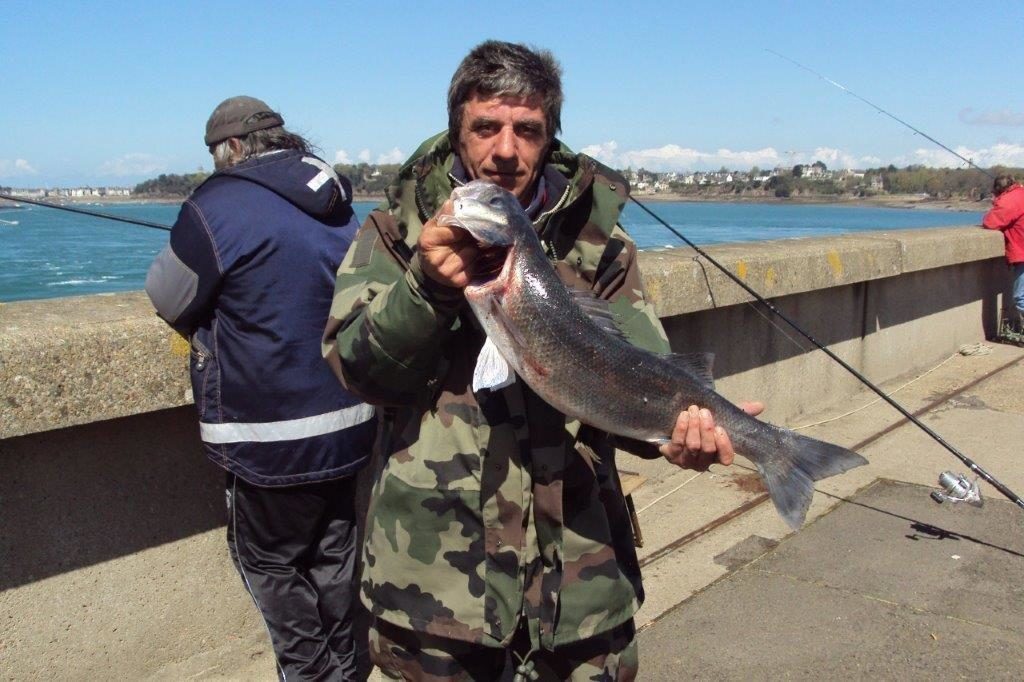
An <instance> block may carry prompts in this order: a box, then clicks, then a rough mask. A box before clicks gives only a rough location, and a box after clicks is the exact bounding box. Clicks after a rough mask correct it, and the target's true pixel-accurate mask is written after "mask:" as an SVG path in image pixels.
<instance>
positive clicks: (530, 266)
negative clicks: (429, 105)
mask: <svg viewBox="0 0 1024 682" xmlns="http://www.w3.org/2000/svg"><path fill="white" fill-rule="evenodd" d="M452 200H453V204H454V209H453V211H454V212H453V215H452V216H446V217H444V218H442V222H443V223H445V224H449V225H457V226H459V227H462V228H463V229H465V230H467V231H468V232H469V233H470V234H471V235H472V236H473V237H474V238H475V239H476V240H477V242H479V244H480V245H481V247H483V254H485V255H484V256H483V257H482V258H481V259H480V260H479V261H478V266H477V268H476V272H475V273H474V280H473V282H472V283H471V284H470V285H469V286H467V287H466V289H465V295H466V299H467V300H468V301H469V304H470V306H471V307H472V309H473V312H474V314H475V315H476V317H477V319H478V320H479V321H480V324H481V326H482V327H483V329H484V331H485V332H486V333H487V336H488V339H489V340H490V341H491V342H493V345H494V346H495V347H497V349H498V351H500V354H501V356H502V357H503V358H504V360H505V361H507V362H508V364H509V365H511V368H512V369H514V370H515V373H516V374H517V375H519V376H520V377H521V378H522V379H523V381H525V382H526V383H527V385H529V386H530V388H532V389H533V390H534V391H535V392H536V393H537V394H538V395H539V396H540V397H542V398H543V399H544V400H545V401H547V402H548V403H549V404H551V405H552V406H554V407H555V408H557V409H558V410H559V411H561V412H563V413H564V414H566V415H568V416H570V417H573V418H575V419H578V420H580V421H581V422H583V423H585V424H590V425H592V426H595V427H597V428H598V429H601V430H603V431H607V432H609V433H613V434H617V435H620V436H627V437H630V438H634V439H638V440H643V441H648V442H651V443H665V442H667V441H668V440H669V438H670V436H671V433H672V429H673V426H674V425H675V422H676V418H677V416H678V415H679V412H680V411H681V410H684V409H686V408H687V407H688V406H690V405H698V406H700V407H706V408H708V409H709V410H710V411H711V413H712V414H713V415H714V417H715V422H716V423H717V424H720V425H721V426H722V427H724V428H725V429H726V431H727V432H728V433H729V437H730V438H731V440H732V442H733V444H734V447H735V448H736V451H737V452H739V453H740V454H742V455H744V456H746V457H747V458H748V459H750V460H751V461H752V462H753V463H754V464H755V465H756V466H757V469H758V471H759V472H760V474H761V476H762V478H763V479H764V482H765V484H766V486H767V488H768V492H769V494H770V495H771V498H772V501H773V502H774V503H775V507H776V509H778V511H779V513H780V514H781V515H782V517H783V519H785V521H786V522H787V523H788V524H789V525H790V526H791V527H792V528H794V529H795V528H799V527H800V525H801V524H802V523H803V521H804V517H805V516H806V514H807V507H808V506H809V505H810V502H811V496H812V494H813V482H814V481H817V480H820V479H822V478H826V477H828V476H832V475H835V474H839V473H842V472H844V471H847V470H848V469H851V468H853V467H856V466H860V465H861V464H866V463H867V461H866V460H865V459H864V458H863V457H861V456H860V455H858V454H857V453H855V452H852V451H850V450H847V449H845V448H842V447H839V446H837V445H832V444H830V443H825V442H822V441H819V440H815V439H813V438H808V437H806V436H802V435H799V434H797V433H794V432H792V431H789V430H786V429H782V428H779V427H777V426H773V425H771V424H768V423H766V422H762V421H759V420H757V419H754V418H753V417H751V416H749V415H748V414H746V413H745V412H743V410H741V409H739V408H738V407H736V406H735V405H733V404H732V403H730V402H729V401H728V400H726V399H725V398H723V397H722V396H720V395H719V394H718V393H716V392H715V391H714V387H713V381H712V378H711V372H710V356H709V355H708V354H693V355H658V354H655V353H651V352H648V351H645V350H642V349H640V348H637V347H636V346H633V345H632V344H630V343H628V342H627V341H626V340H625V338H624V336H622V334H621V333H619V332H617V331H616V330H615V328H614V325H612V324H611V315H610V312H609V311H608V309H607V305H606V304H604V302H601V301H598V300H597V299H596V298H593V297H590V298H587V297H585V296H581V295H579V294H574V293H572V292H570V290H569V289H568V288H567V287H566V286H565V285H564V284H563V283H562V281H561V280H560V279H559V278H558V276H557V275H556V273H555V270H554V268H553V267H552V264H551V262H550V261H549V260H548V258H547V256H546V255H545V253H544V249H543V247H542V245H541V243H540V239H539V238H538V237H537V234H536V232H535V231H534V228H533V225H532V224H531V222H530V219H529V218H528V217H527V215H526V213H525V212H524V211H523V209H522V207H521V206H520V204H519V202H518V201H517V200H516V198H515V197H514V196H513V195H512V194H510V193H509V192H507V191H505V190H503V189H501V188H500V187H498V186H496V185H493V184H491V183H489V182H486V181H474V182H470V183H468V184H467V185H465V186H463V187H459V188H456V189H455V190H454V191H453V192H452ZM499 268H500V269H499ZM479 367H480V365H479V364H478V369H479Z"/></svg>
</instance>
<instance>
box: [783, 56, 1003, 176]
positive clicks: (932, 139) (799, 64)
mask: <svg viewBox="0 0 1024 682" xmlns="http://www.w3.org/2000/svg"><path fill="white" fill-rule="evenodd" d="M764 50H765V52H771V53H772V54H773V55H775V56H776V57H779V58H780V59H785V60H786V61H787V62H789V63H790V64H793V65H794V66H798V67H800V68H801V69H803V70H804V71H808V72H810V73H813V74H814V75H815V76H817V77H818V78H820V79H821V80H823V81H825V82H826V83H828V84H830V85H834V86H836V87H837V88H839V89H840V90H842V91H843V92H845V93H846V94H847V95H850V96H851V97H856V98H857V99H859V100H860V101H861V102H864V104H867V105H868V106H869V107H871V108H872V109H874V110H875V111H877V112H879V113H881V114H885V115H886V116H888V117H889V118H891V119H892V120H894V121H896V122H897V123H901V124H903V125H905V126H906V127H908V128H910V129H911V130H913V131H914V132H915V133H917V134H918V135H920V136H921V137H923V138H925V139H927V140H930V141H932V142H934V143H935V144H937V145H939V146H940V147H942V148H943V149H945V150H946V151H947V152H949V153H950V154H952V155H953V156H955V157H957V158H958V159H960V160H961V161H964V162H965V163H967V164H969V165H970V166H972V167H974V168H975V169H977V170H978V171H980V172H981V173H984V174H985V175H987V176H988V177H989V178H990V179H991V180H995V179H996V176H994V175H992V174H991V173H989V172H988V171H987V170H985V169H984V168H982V167H981V166H979V165H978V164H976V163H974V162H973V161H971V160H970V159H968V158H966V157H964V156H961V155H960V154H958V153H956V152H955V151H953V150H952V149H950V148H949V147H947V146H946V145H944V144H942V143H941V142H939V141H938V140H936V139H935V138H934V137H932V136H931V135H929V134H928V133H926V132H924V131H923V130H919V129H918V128H915V127H914V126H912V125H910V124H909V123H907V122H906V121H904V120H903V119H901V118H899V117H897V116H895V115H893V114H890V113H889V112H888V111H886V110H885V109H883V108H882V107H880V106H878V105H877V104H875V103H874V102H869V101H868V100H866V99H864V98H863V97H861V96H860V95H858V94H857V93H855V92H854V91H853V90H850V89H849V88H847V87H845V86H842V85H840V84H839V83H836V82H835V81H834V80H832V79H831V78H829V77H827V76H823V75H821V74H820V73H818V72H817V71H815V70H814V69H812V68H810V67H809V66H804V65H803V64H801V63H800V62H798V61H796V60H795V59H790V58H789V57H787V56H786V55H784V54H781V53H779V52H776V51H775V50H772V49H769V48H767V47H766V48H764Z"/></svg>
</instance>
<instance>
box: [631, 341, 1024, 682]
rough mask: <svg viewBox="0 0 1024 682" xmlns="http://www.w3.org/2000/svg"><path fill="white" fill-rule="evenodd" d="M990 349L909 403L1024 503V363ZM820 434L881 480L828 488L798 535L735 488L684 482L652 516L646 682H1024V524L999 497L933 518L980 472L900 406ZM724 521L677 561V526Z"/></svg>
mask: <svg viewBox="0 0 1024 682" xmlns="http://www.w3.org/2000/svg"><path fill="white" fill-rule="evenodd" d="M987 347H988V348H990V349H991V352H990V353H989V354H988V355H973V356H959V355H958V356H954V357H951V358H950V359H949V360H948V361H947V362H945V363H944V364H943V365H942V366H941V367H939V368H938V369H936V370H935V371H934V372H931V373H930V374H927V375H926V376H923V377H921V378H919V379H916V380H915V378H914V377H906V378H905V379H904V382H896V385H895V386H894V387H896V386H899V385H900V383H905V382H906V381H913V383H911V384H910V385H908V386H906V387H905V388H903V389H902V390H900V391H899V393H897V395H896V396H895V398H896V400H897V401H898V402H900V403H901V404H903V405H904V406H905V407H907V408H908V409H909V410H911V411H912V412H914V413H915V414H916V415H917V416H918V417H919V418H920V419H921V420H922V421H923V422H925V423H926V424H928V425H929V426H930V427H931V428H932V429H934V430H935V431H937V432H938V433H940V434H941V435H943V436H944V437H945V438H946V439H947V440H948V441H950V442H951V443H952V444H953V445H954V446H956V447H958V448H960V449H961V451H963V452H964V453H965V454H967V455H968V456H969V457H972V458H973V459H975V460H976V461H977V462H978V463H979V464H981V465H982V466H983V467H985V468H986V470H988V471H989V472H990V473H991V474H993V475H994V476H995V477H996V478H997V479H999V480H1000V481H1002V482H1003V483H1004V484H1006V485H1008V486H1009V487H1010V488H1011V489H1013V490H1014V491H1015V492H1017V493H1018V494H1021V493H1022V492H1024V466H1022V463H1024V462H1022V459H1021V458H1022V453H1021V443H1024V394H1022V392H1021V390H1020V387H1021V386H1022V385H1024V352H1022V350H1021V349H1019V348H1016V347H1012V346H1004V345H998V344H987ZM894 387H886V388H887V390H891V389H892V388H894ZM871 400H872V396H871V395H867V394H865V395H864V396H863V399H862V400H859V401H858V400H851V401H850V409H854V408H856V407H858V406H859V405H861V404H866V403H868V402H870V401H871ZM826 417H827V416H826V415H822V416H821V418H826ZM812 421H814V420H812ZM806 432H807V433H809V434H811V435H814V436H816V437H819V438H823V439H825V440H830V441H833V442H837V443H841V444H843V445H847V446H850V447H853V448H854V449H856V450H858V451H859V452H861V453H862V454H864V455H865V456H866V457H867V458H868V459H869V461H870V464H869V465H868V466H866V467H861V468H859V469H856V470H854V471H851V472H848V473H847V474H844V475H842V476H839V477H835V478H833V479H828V480H826V481H822V482H821V483H820V484H819V485H818V486H817V489H818V490H819V491H821V492H820V493H819V494H816V495H815V500H814V503H813V505H812V511H811V514H810V515H809V517H808V522H807V523H806V524H805V526H804V528H803V529H801V530H800V531H799V532H797V533H790V532H789V531H788V529H786V528H785V526H783V525H782V523H781V521H779V520H778V518H777V516H776V515H775V512H774V509H772V508H771V504H770V502H759V499H760V495H759V492H758V490H757V488H758V486H757V485H756V483H751V484H750V485H746V484H745V483H744V478H743V474H741V473H740V474H738V473H737V472H735V471H731V472H724V473H723V472H716V473H713V474H707V475H703V476H701V477H698V478H696V479H693V480H690V481H689V482H687V480H686V479H682V480H679V483H685V485H684V487H683V488H681V489H679V490H677V491H676V492H673V493H672V494H671V495H670V496H669V497H666V498H665V499H664V500H663V501H661V502H657V503H656V505H655V506H654V507H651V508H649V509H648V510H647V511H645V512H644V514H643V515H642V516H641V518H642V519H643V520H642V523H643V524H644V528H645V531H647V529H648V528H651V531H650V532H648V533H647V535H648V537H654V538H657V540H656V541H655V543H653V544H652V545H649V546H648V547H645V548H644V550H643V551H644V555H645V558H644V561H646V562H647V565H646V566H645V584H646V585H647V587H648V590H649V595H648V601H647V603H646V604H645V605H644V608H643V609H642V610H641V612H640V617H639V618H638V624H639V626H640V629H641V633H640V651H641V676H640V679H642V680H676V679H741V678H742V679H766V678H772V679H808V678H815V679H821V678H832V677H838V676H843V677H847V678H848V677H854V678H885V679H893V678H903V679H906V678H911V679H916V678H922V677H926V676H929V677H934V676H938V675H942V676H953V677H958V678H962V677H966V678H987V679H1018V678H1019V677H1020V676H1021V672H1020V671H1021V669H1022V668H1024V625H1022V623H1024V587H1022V585H1024V510H1022V509H1021V508H1019V507H1017V506H1016V505H1014V504H1012V503H1011V502H1009V501H1007V500H1006V498H1004V497H1003V496H1002V495H1001V494H999V493H998V492H997V491H995V490H994V489H993V488H991V487H989V486H987V485H983V495H984V498H985V506H984V507H982V508H980V509H978V508H974V507H968V506H965V505H952V504H950V503H946V504H943V505H941V506H940V505H938V504H936V503H935V502H933V501H932V500H931V499H930V498H929V497H928V493H929V492H930V490H931V489H933V486H935V481H936V478H937V476H938V473H939V472H941V471H943V470H953V471H957V472H959V471H965V468H964V467H963V466H961V465H959V462H958V461H957V460H956V459H955V458H954V457H953V456H952V455H951V454H949V453H948V452H946V451H945V450H944V449H942V448H941V447H940V446H939V445H938V444H937V443H935V441H933V440H932V439H931V438H929V437H928V436H926V435H925V434H924V433H923V432H922V431H920V430H919V429H918V428H917V427H915V426H913V425H911V424H909V422H907V420H905V419H903V418H902V416H901V415H899V414H898V413H897V412H896V411H895V410H893V408H891V407H889V406H887V405H885V404H884V403H877V404H875V405H873V406H871V407H868V408H867V409H864V410H861V411H859V412H856V413H854V414H851V415H849V416H847V417H844V418H842V419H838V420H836V421H832V422H829V423H827V424H822V425H820V426H816V427H814V428H812V429H807V430H806ZM683 476H685V473H683V472H680V473H675V474H672V475H671V476H670V477H669V478H668V479H665V480H660V481H655V482H654V488H661V487H666V488H668V487H670V486H672V483H673V482H674V481H672V480H670V479H681V478H682V477H683ZM745 487H746V488H748V490H744V488H745ZM656 494H657V490H655V489H652V490H648V491H645V492H644V495H646V496H653V495H656ZM638 497H640V495H639V494H638ZM726 498H728V499H731V500H732V503H731V504H730V503H729V502H728V501H727V499H726ZM654 499H656V498H654ZM638 502H639V504H638V506H639V507H641V508H643V507H644V503H643V502H640V501H639V500H638ZM648 504H649V503H648ZM744 504H746V505H747V508H745V509H744V508H743V505H744ZM658 507H660V511H659V512H658V513H656V514H654V515H653V518H652V516H651V515H650V513H651V512H652V511H653V510H654V509H657V508H658ZM724 507H731V508H732V510H733V515H732V516H731V517H730V518H727V519H725V520H724V521H722V522H721V523H719V524H717V525H715V523H714V519H712V520H709V521H704V526H709V525H712V526H714V527H712V528H710V529H709V530H708V531H707V532H703V533H701V532H700V528H701V527H700V526H698V527H695V528H692V529H691V530H689V531H687V533H686V534H685V535H683V536H680V537H682V538H686V537H693V540H692V541H685V540H684V541H683V542H682V543H680V542H679V540H678V539H677V540H676V541H675V546H670V545H669V544H668V542H667V541H668V535H669V534H667V531H666V529H665V526H667V525H669V523H668V519H670V518H679V519H683V518H694V517H692V516H691V517H687V516H685V515H684V514H686V513H687V512H691V513H693V514H695V515H696V517H697V518H699V519H700V520H701V521H703V520H704V518H705V517H706V516H714V517H715V518H721V514H720V512H719V510H721V509H722V508H724ZM708 509H712V510H714V511H713V512H711V513H710V514H702V510H708ZM645 516H646V517H647V518H644V517H645ZM655 519H656V520H655ZM689 525H692V523H691V524H689Z"/></svg>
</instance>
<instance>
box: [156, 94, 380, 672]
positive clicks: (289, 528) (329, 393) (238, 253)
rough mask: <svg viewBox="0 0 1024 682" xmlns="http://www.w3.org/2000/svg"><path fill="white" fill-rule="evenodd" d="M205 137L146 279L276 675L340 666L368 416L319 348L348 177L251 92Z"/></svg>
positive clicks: (216, 118) (371, 428) (347, 226)
mask: <svg viewBox="0 0 1024 682" xmlns="http://www.w3.org/2000/svg"><path fill="white" fill-rule="evenodd" d="M205 141H206V144H207V146H208V147H209V150H210V153H211V154H213V157H214V163H215V167H216V172H214V173H213V175H211V176H210V177H209V178H207V180H206V181H205V182H203V184H201V185H200V186H199V187H198V188H197V189H196V190H195V192H193V193H192V195H191V196H190V197H189V198H188V199H187V200H186V201H185V203H184V205H183V206H182V208H181V212H180V214H179V215H178V220H177V222H175V224H174V228H173V229H172V231H171V239H170V244H169V245H168V246H167V247H166V248H165V249H164V250H163V251H162V252H161V253H160V254H159V255H158V256H157V257H156V260H155V261H154V262H153V264H152V265H151V266H150V269H149V273H148V275H147V277H146V292H147V294H149V297H150V299H151V300H152V302H153V305H154V306H155V307H156V310H157V314H158V315H159V316H160V317H161V318H163V319H164V320H165V321H167V322H168V323H169V324H170V325H171V326H172V327H173V328H174V329H175V330H177V331H178V332H180V333H181V334H183V335H185V336H186V337H187V338H188V339H189V340H190V342H191V347H192V357H191V362H190V372H191V379H192V392H193V396H194V399H195V404H196V408H197V410H198V412H199V432H200V437H201V439H202V441H203V445H204V448H205V451H206V454H207V455H208V456H209V458H210V459H211V460H213V461H214V462H215V463H216V464H218V465H220V466H221V467H223V468H224V469H225V470H226V471H227V483H226V486H227V499H228V524H227V536H228V548H229V551H230V554H231V558H232V560H233V561H234V563H235V566H236V568H237V569H238V572H239V573H240V574H241V577H242V580H243V581H244V583H245V587H246V589H247V590H248V591H249V593H250V594H251V595H252V598H253V600H254V601H255V602H256V606H257V607H258V608H259V610H260V612H261V613H262V615H263V618H264V620H265V621H266V625H267V630H268V632H269V634H270V638H271V642H272V644H273V648H274V653H275V655H276V658H277V664H278V673H279V675H280V676H281V678H282V679H289V680H290V679H310V680H312V679H316V680H328V679H330V680H348V679H355V677H356V646H355V644H354V641H353V639H354V638H353V613H354V610H355V609H356V608H357V603H358V600H357V598H356V594H355V584H354V583H355V572H356V547H355V544H356V514H355V481H356V478H355V474H356V472H357V471H358V470H359V469H360V468H361V467H362V466H363V465H364V464H366V463H367V461H368V460H369V456H370V453H371V448H372V443H373V437H374V433H375V420H374V413H373V408H372V407H371V406H369V405H367V404H365V403H362V402H360V401H359V400H358V399H357V398H356V397H354V396H352V395H351V394H349V393H347V392H346V391H344V390H343V389H342V388H341V387H340V386H339V385H338V382H337V379H335V377H334V375H333V373H332V372H331V370H330V368H329V367H328V366H327V364H326V363H325V362H324V361H323V357H322V356H321V353H320V337H321V333H322V331H323V328H324V325H325V324H326V321H327V315H328V310H329V309H330V305H331V297H332V294H333V287H334V278H335V273H336V270H337V268H338V265H339V264H340V263H341V260H342V258H343V257H344V255H345V252H346V251H347V250H348V247H349V245H350V243H351V241H352V238H353V236H354V234H355V232H356V229H357V228H358V222H357V220H356V217H355V215H354V214H353V211H352V206H351V184H350V183H349V181H348V180H347V179H346V178H344V177H341V176H339V175H338V174H337V173H335V171H334V169H333V168H332V167H331V166H330V165H329V164H327V163H325V162H324V161H322V160H321V159H319V158H318V157H316V156H315V155H313V154H312V153H311V151H310V145H309V143H308V142H307V141H306V140H304V139H303V138H302V137H300V136H298V135H295V134H294V133H291V132H289V131H287V130H286V129H285V128H284V120H283V118H282V117H281V115H280V114H279V113H277V112H275V111H273V110H271V109H270V107H268V106H267V105H266V104H265V103H264V102H262V101H260V100H258V99H255V98H252V97H232V98H230V99H227V100H225V101H224V102H222V103H221V104H220V105H219V106H218V107H217V108H216V109H215V110H214V112H213V114H212V115H211V116H210V119H209V121H208V122H207V126H206V138H205ZM360 648H361V649H365V643H361V647H360Z"/></svg>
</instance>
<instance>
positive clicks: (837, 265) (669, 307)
mask: <svg viewBox="0 0 1024 682" xmlns="http://www.w3.org/2000/svg"><path fill="white" fill-rule="evenodd" d="M703 250H704V251H705V252H706V253H707V254H708V255H709V256H711V257H712V258H714V259H715V260H716V261H718V262H719V263H720V264H721V265H723V266H724V267H726V268H728V269H729V271H730V272H731V273H732V274H734V275H736V277H738V278H739V279H740V280H741V281H742V282H744V283H745V284H747V285H748V286H749V287H750V288H751V289H753V290H754V291H756V292H758V293H759V294H761V295H762V296H764V297H765V298H776V297H778V296H787V295H790V294H799V293H803V292H807V291H814V290H818V289H826V288H829V287H835V286H844V285H849V284H855V283H857V282H866V281H869V280H873V279H880V278H882V277H894V276H896V275H900V274H904V273H908V272H914V271H917V270H926V269H929V268H938V267H944V266H949V265H956V264H958V263H966V262H970V261H975V260H984V259H988V258H997V257H1000V256H1002V255H1003V239H1002V235H1001V234H999V233H996V232H994V231H992V230H983V229H980V228H977V227H973V226H964V227H949V228H935V229H926V230H897V231H891V232H859V233H856V234H847V235H838V236H832V237H812V238H805V239H779V240H775V241H766V242H748V243H740V244H721V245H716V246H709V247H707V248H703ZM641 263H642V265H641V269H642V270H643V273H644V282H645V284H646V286H647V290H648V294H649V295H650V297H651V299H652V300H653V301H654V302H655V308H656V309H657V311H658V315H659V317H671V316H673V315H681V314H684V313H691V312H696V311H698V310H706V309H708V308H720V307H723V306H729V305H735V304H737V303H744V302H746V301H750V300H753V297H752V296H750V295H749V294H747V293H746V292H745V291H744V290H743V289H741V288H740V287H738V286H737V285H736V284H735V283H734V282H732V281H731V280H730V279H729V278H728V277H726V276H725V275H724V274H723V273H721V272H720V271H719V270H718V269H717V268H715V267H714V266H713V265H712V264H710V263H708V262H707V261H706V260H705V259H704V258H701V257H699V256H698V255H697V254H696V253H695V252H694V251H693V250H692V249H690V248H680V249H664V250H661V249H659V250H656V251H645V252H644V253H643V254H641Z"/></svg>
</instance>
